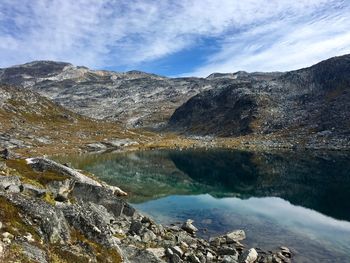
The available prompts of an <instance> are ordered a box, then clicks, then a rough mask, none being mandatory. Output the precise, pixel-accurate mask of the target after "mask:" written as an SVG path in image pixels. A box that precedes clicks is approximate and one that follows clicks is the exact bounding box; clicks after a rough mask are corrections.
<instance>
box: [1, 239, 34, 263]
mask: <svg viewBox="0 0 350 263" xmlns="http://www.w3.org/2000/svg"><path fill="white" fill-rule="evenodd" d="M5 259H6V262H8V263H15V262H16V263H17V262H21V263H37V261H34V260H32V259H30V258H28V256H27V255H25V254H24V253H23V249H22V247H21V246H20V245H18V244H16V243H12V244H11V245H10V246H9V248H8V250H7V251H6V253H5Z"/></svg>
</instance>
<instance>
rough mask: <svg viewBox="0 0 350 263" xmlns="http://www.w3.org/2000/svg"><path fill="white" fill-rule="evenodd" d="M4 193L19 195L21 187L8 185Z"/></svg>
mask: <svg viewBox="0 0 350 263" xmlns="http://www.w3.org/2000/svg"><path fill="white" fill-rule="evenodd" d="M6 192H8V193H19V192H21V187H20V186H18V185H10V186H9V187H7V188H6Z"/></svg>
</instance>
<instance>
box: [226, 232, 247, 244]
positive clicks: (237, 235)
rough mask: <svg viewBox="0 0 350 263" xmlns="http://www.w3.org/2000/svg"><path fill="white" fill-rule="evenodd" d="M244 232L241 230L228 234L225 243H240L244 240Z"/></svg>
mask: <svg viewBox="0 0 350 263" xmlns="http://www.w3.org/2000/svg"><path fill="white" fill-rule="evenodd" d="M245 238H246V236H245V232H244V231H243V230H235V231H233V232H230V233H228V234H226V242H227V243H234V242H235V241H240V240H243V239H245Z"/></svg>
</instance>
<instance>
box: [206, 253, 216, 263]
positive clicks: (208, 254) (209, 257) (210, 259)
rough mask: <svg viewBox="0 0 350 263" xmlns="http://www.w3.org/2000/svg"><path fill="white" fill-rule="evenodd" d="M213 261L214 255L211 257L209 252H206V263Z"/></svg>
mask: <svg viewBox="0 0 350 263" xmlns="http://www.w3.org/2000/svg"><path fill="white" fill-rule="evenodd" d="M214 259H215V257H214V255H213V254H212V253H211V252H209V251H208V252H207V255H206V260H207V262H208V263H210V262H213V261H214Z"/></svg>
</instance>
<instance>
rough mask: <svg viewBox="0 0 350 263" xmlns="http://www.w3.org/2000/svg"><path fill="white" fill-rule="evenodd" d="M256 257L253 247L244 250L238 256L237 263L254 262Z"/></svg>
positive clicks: (256, 253)
mask: <svg viewBox="0 0 350 263" xmlns="http://www.w3.org/2000/svg"><path fill="white" fill-rule="evenodd" d="M257 259H258V252H256V250H255V249H254V248H251V249H249V250H246V251H244V252H243V254H242V255H241V256H240V257H239V263H254V262H255V261H256V260H257Z"/></svg>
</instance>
